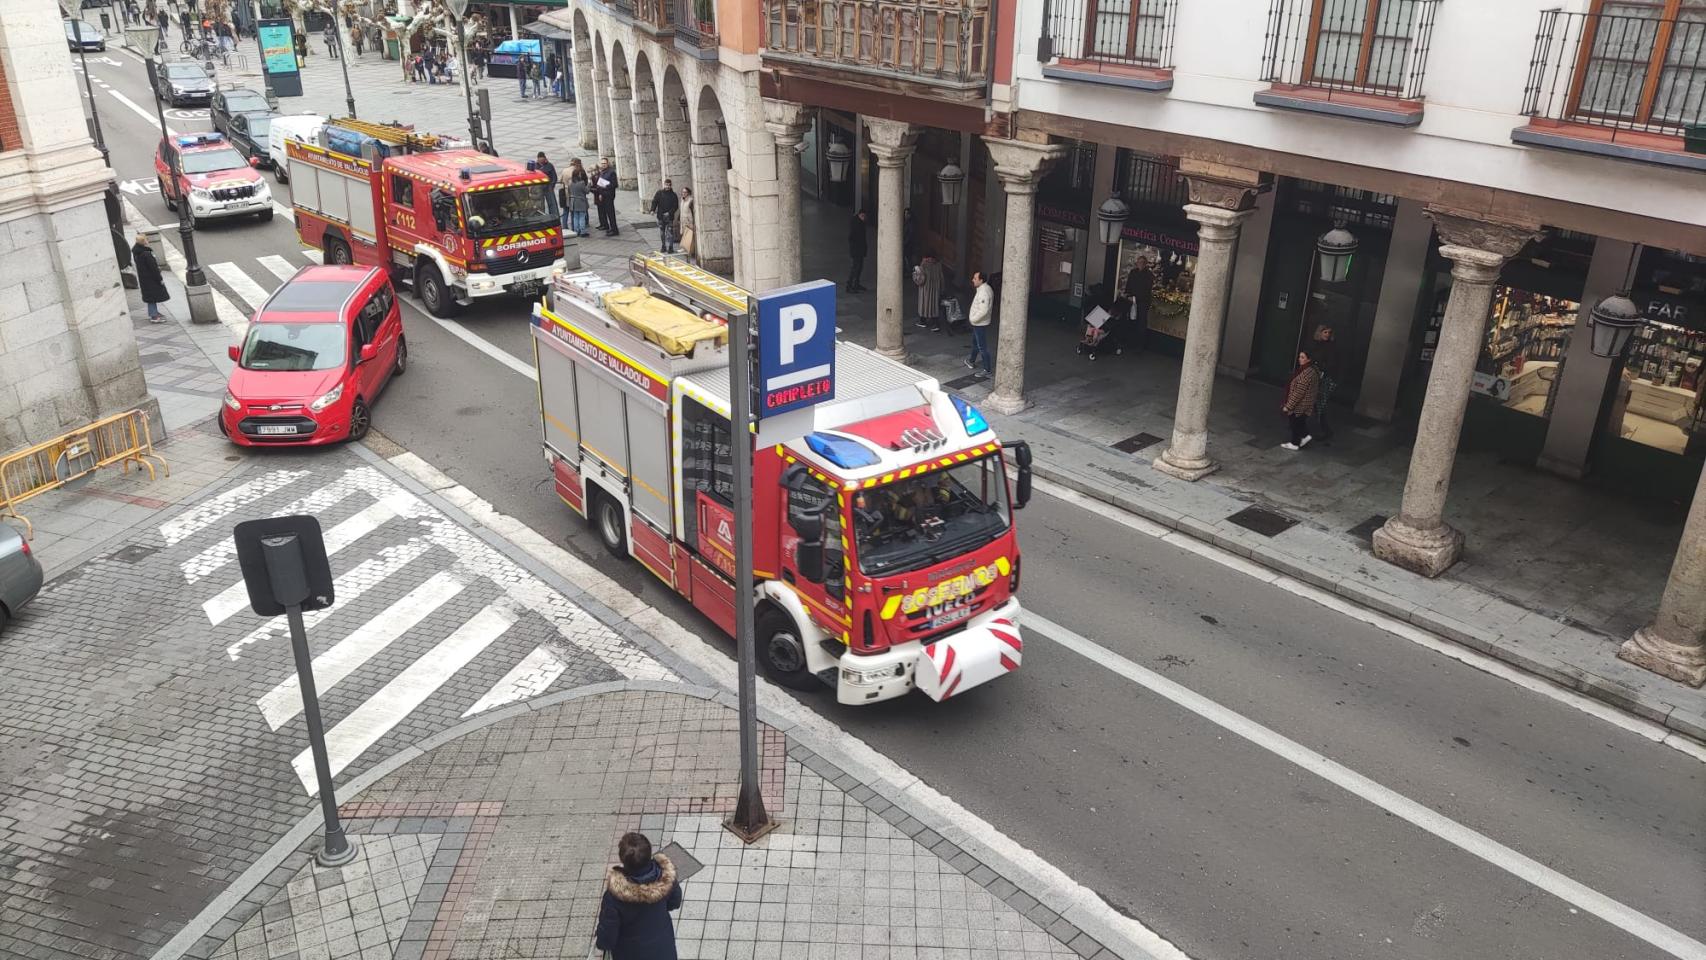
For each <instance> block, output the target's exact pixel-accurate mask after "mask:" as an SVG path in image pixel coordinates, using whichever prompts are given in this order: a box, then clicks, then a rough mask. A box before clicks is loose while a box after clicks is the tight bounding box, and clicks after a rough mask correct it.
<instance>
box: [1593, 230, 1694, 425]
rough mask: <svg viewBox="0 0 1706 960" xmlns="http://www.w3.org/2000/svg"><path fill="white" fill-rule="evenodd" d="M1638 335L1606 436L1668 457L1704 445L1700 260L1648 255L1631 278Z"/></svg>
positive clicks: (1669, 254)
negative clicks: (1641, 322) (1641, 318)
mask: <svg viewBox="0 0 1706 960" xmlns="http://www.w3.org/2000/svg"><path fill="white" fill-rule="evenodd" d="M1631 296H1632V297H1633V298H1634V300H1635V303H1636V304H1637V305H1638V306H1640V307H1641V309H1642V312H1643V313H1644V314H1645V315H1646V318H1647V325H1646V326H1645V327H1642V328H1641V329H1640V330H1638V331H1636V333H1635V338H1634V340H1633V342H1631V343H1630V345H1629V353H1628V355H1627V356H1626V357H1625V359H1624V363H1623V373H1622V376H1621V378H1620V380H1619V381H1618V383H1617V384H1616V385H1615V393H1614V394H1613V396H1612V400H1611V412H1610V416H1609V417H1608V418H1607V421H1606V422H1607V429H1608V431H1609V432H1611V433H1612V434H1613V435H1615V436H1617V437H1620V438H1622V439H1625V440H1633V441H1635V442H1636V443H1640V444H1644V445H1646V446H1649V447H1656V448H1658V449H1661V450H1665V451H1668V452H1670V453H1678V454H1683V453H1692V452H1693V450H1696V449H1699V448H1701V447H1702V446H1706V260H1703V259H1702V258H1699V257H1691V256H1688V255H1686V254H1680V253H1672V252H1670V251H1667V250H1654V249H1649V250H1647V251H1645V252H1644V253H1643V254H1642V257H1641V261H1640V267H1639V269H1638V271H1637V272H1636V281H1635V289H1634V290H1633V291H1632V292H1631Z"/></svg>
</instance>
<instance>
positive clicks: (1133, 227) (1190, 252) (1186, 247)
mask: <svg viewBox="0 0 1706 960" xmlns="http://www.w3.org/2000/svg"><path fill="white" fill-rule="evenodd" d="M1181 229H1182V228H1181ZM1120 239H1121V240H1123V241H1125V242H1127V243H1142V244H1147V245H1149V246H1151V247H1159V248H1160V249H1162V250H1173V251H1176V252H1178V253H1182V254H1184V255H1185V256H1187V257H1194V256H1196V255H1197V238H1196V237H1195V236H1194V235H1188V234H1184V233H1176V232H1174V231H1171V230H1158V229H1155V228H1153V227H1146V226H1139V225H1137V224H1133V223H1127V224H1126V225H1125V226H1124V227H1123V228H1122V229H1121V230H1120Z"/></svg>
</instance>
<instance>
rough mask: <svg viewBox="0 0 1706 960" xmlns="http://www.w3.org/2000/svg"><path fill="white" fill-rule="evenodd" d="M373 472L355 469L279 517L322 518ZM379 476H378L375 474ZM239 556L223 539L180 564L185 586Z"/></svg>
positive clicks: (360, 487) (293, 504) (231, 543)
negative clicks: (360, 475)
mask: <svg viewBox="0 0 1706 960" xmlns="http://www.w3.org/2000/svg"><path fill="white" fill-rule="evenodd" d="M363 471H367V472H372V471H371V468H361V469H360V470H352V471H350V472H349V473H348V474H345V475H344V476H342V477H339V478H338V479H336V480H333V481H332V482H331V483H328V484H326V485H325V486H323V487H321V488H320V489H318V490H315V491H314V492H313V493H310V494H309V495H307V496H306V497H302V498H300V499H297V500H293V501H291V502H290V503H289V504H287V505H286V506H285V507H284V508H282V509H280V510H277V511H275V512H274V513H273V514H272V515H273V516H275V517H288V516H291V515H292V514H298V513H306V514H309V515H311V516H318V515H319V514H321V513H324V512H325V511H326V510H327V509H328V508H330V507H332V506H335V505H336V504H338V503H339V502H341V501H342V500H343V499H344V498H345V497H347V496H349V495H350V494H352V493H355V492H356V491H357V490H364V489H368V487H367V486H366V485H364V484H363V483H362V482H361V480H359V479H356V478H355V476H354V474H356V473H359V472H363ZM375 475H376V476H377V474H375ZM236 556H237V544H236V542H235V541H232V540H221V541H219V542H218V543H215V544H214V545H213V546H211V547H208V548H207V549H205V550H203V551H202V552H200V553H198V554H196V555H195V556H193V557H191V558H189V559H188V560H185V561H184V562H183V563H181V564H179V567H180V568H181V569H182V570H183V572H184V582H185V583H195V582H196V581H198V580H201V579H203V578H205V577H209V576H212V575H213V574H214V573H217V572H218V571H219V569H220V568H221V567H223V566H225V565H226V564H227V563H230V562H231V561H232V560H233V559H234V558H235V557H236Z"/></svg>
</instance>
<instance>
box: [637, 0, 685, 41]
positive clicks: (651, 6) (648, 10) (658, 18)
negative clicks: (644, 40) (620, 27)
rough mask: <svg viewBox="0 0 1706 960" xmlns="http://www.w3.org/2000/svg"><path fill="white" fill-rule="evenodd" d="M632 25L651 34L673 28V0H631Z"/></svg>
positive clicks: (665, 31)
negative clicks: (632, 11)
mask: <svg viewBox="0 0 1706 960" xmlns="http://www.w3.org/2000/svg"><path fill="white" fill-rule="evenodd" d="M633 4H634V25H635V26H637V27H639V28H641V29H642V30H645V31H646V32H647V33H649V34H651V35H652V36H654V37H655V36H662V35H664V34H667V33H669V32H671V31H673V30H674V29H675V0H633Z"/></svg>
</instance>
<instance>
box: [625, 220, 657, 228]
mask: <svg viewBox="0 0 1706 960" xmlns="http://www.w3.org/2000/svg"><path fill="white" fill-rule="evenodd" d="M657 225H658V222H657V221H656V220H630V221H628V226H630V227H633V228H634V229H636V230H638V229H640V228H641V227H644V228H646V229H647V230H650V229H651V228H653V227H655V226H657Z"/></svg>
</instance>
